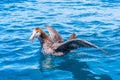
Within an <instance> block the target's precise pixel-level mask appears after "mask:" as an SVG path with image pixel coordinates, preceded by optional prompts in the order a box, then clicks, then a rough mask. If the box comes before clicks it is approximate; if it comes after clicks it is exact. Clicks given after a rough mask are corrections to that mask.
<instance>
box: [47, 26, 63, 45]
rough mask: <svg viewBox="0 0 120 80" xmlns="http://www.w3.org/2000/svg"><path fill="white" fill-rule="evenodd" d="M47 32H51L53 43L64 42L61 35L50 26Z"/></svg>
mask: <svg viewBox="0 0 120 80" xmlns="http://www.w3.org/2000/svg"><path fill="white" fill-rule="evenodd" d="M46 28H47V30H48V31H49V34H50V38H51V40H52V41H53V42H60V43H61V42H63V40H62V37H61V36H60V35H59V33H58V32H57V31H56V30H55V29H53V28H52V27H50V26H46Z"/></svg>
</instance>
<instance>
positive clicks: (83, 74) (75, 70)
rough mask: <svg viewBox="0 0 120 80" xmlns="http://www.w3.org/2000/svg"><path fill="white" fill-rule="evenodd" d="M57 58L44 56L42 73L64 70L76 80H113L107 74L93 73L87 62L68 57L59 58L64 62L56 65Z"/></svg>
mask: <svg viewBox="0 0 120 80" xmlns="http://www.w3.org/2000/svg"><path fill="white" fill-rule="evenodd" d="M55 58H57V57H53V56H42V61H41V62H40V65H41V71H43V72H44V70H47V71H49V70H50V71H51V70H62V71H69V72H71V73H72V75H73V78H74V79H75V80H81V79H82V80H112V78H111V77H110V76H108V75H107V74H100V75H98V74H95V73H94V72H92V71H91V70H90V68H89V66H88V65H87V63H86V62H80V61H78V60H75V59H70V58H69V57H68V56H64V57H59V59H60V58H61V59H63V61H61V62H59V63H57V65H56V63H55V60H56V59H55Z"/></svg>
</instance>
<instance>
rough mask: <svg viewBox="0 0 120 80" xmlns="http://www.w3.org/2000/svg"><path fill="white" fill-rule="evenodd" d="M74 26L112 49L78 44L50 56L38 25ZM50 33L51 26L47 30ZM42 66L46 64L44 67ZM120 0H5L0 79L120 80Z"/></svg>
mask: <svg viewBox="0 0 120 80" xmlns="http://www.w3.org/2000/svg"><path fill="white" fill-rule="evenodd" d="M45 25H50V26H52V27H54V28H55V29H56V30H57V31H58V32H59V33H60V34H61V35H62V37H63V38H64V40H67V39H68V37H69V35H70V34H72V33H73V32H74V33H76V34H77V37H78V38H81V39H84V40H87V41H90V42H92V43H94V44H96V45H98V46H100V47H101V48H103V49H105V50H106V51H108V52H109V53H110V54H111V56H112V57H107V55H105V54H103V53H102V52H101V51H99V50H96V49H94V48H91V49H77V50H75V51H73V52H71V53H68V54H67V55H65V56H64V57H49V56H48V57H45V56H44V55H42V53H41V49H40V48H41V45H40V44H39V41H38V40H37V39H36V40H35V41H34V43H32V42H30V41H29V37H30V35H31V33H32V30H33V28H35V27H41V28H42V29H43V30H44V31H46V32H47V30H46V28H45ZM47 33H48V32H47ZM41 68H42V70H41ZM119 76H120V0H95V1H94V0H52V1H50V0H1V1H0V80H120V77H119Z"/></svg>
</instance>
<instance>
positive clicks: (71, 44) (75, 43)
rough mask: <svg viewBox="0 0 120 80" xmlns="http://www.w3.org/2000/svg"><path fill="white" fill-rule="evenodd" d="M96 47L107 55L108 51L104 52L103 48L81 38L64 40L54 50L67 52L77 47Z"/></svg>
mask: <svg viewBox="0 0 120 80" xmlns="http://www.w3.org/2000/svg"><path fill="white" fill-rule="evenodd" d="M92 47H93V48H97V49H99V50H101V51H102V52H103V53H105V54H107V55H109V53H108V52H106V51H105V50H103V49H102V48H100V47H98V46H96V45H94V44H92V43H90V42H88V41H85V40H81V39H72V40H69V41H66V42H64V43H62V44H61V45H60V46H58V48H57V49H56V50H55V51H56V52H64V53H66V52H69V51H71V50H74V49H78V48H92Z"/></svg>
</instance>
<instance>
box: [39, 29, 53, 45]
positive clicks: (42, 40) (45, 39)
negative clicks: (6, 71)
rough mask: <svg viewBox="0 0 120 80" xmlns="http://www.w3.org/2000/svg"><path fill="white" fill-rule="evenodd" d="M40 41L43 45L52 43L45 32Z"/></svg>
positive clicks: (42, 33)
mask: <svg viewBox="0 0 120 80" xmlns="http://www.w3.org/2000/svg"><path fill="white" fill-rule="evenodd" d="M38 39H39V40H40V41H41V43H42V44H43V43H45V42H48V41H51V40H50V38H49V36H48V35H47V34H46V33H45V32H44V31H41V35H40V37H39V38H38Z"/></svg>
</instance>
